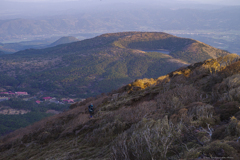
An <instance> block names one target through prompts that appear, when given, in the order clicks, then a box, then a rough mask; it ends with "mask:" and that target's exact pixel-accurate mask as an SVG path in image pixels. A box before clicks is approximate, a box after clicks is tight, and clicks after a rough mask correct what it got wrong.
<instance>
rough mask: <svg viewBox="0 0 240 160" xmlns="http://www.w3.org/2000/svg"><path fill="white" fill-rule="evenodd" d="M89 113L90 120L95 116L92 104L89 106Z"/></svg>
mask: <svg viewBox="0 0 240 160" xmlns="http://www.w3.org/2000/svg"><path fill="white" fill-rule="evenodd" d="M88 111H89V114H90V118H92V116H93V114H94V109H93V105H92V103H91V104H90V105H89V106H88Z"/></svg>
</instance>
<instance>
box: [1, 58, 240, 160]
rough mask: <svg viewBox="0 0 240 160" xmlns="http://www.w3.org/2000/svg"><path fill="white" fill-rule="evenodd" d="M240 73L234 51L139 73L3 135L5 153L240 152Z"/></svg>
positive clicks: (177, 155) (172, 155) (171, 155)
mask: <svg viewBox="0 0 240 160" xmlns="http://www.w3.org/2000/svg"><path fill="white" fill-rule="evenodd" d="M239 74H240V57H239V56H237V55H234V54H231V55H227V56H225V57H220V58H217V59H209V60H206V61H203V62H198V63H195V64H192V65H189V66H187V67H183V68H181V69H178V70H176V71H174V72H171V73H169V74H167V75H165V76H161V77H159V78H157V79H139V80H136V81H134V82H133V83H130V84H129V85H126V86H124V87H122V88H119V89H118V90H116V91H113V92H111V93H109V94H107V95H104V94H102V95H99V96H97V97H95V98H88V99H86V100H85V101H83V102H79V103H75V104H73V105H72V106H70V108H71V110H69V111H66V112H63V113H61V114H59V115H55V116H52V117H49V118H47V119H45V120H43V121H40V122H37V123H35V124H34V125H32V126H28V127H26V128H24V129H21V130H17V131H15V132H13V133H11V134H9V135H7V136H5V137H2V138H1V141H0V142H1V143H0V145H1V146H0V151H1V159H24V158H26V157H27V158H28V159H117V160H118V159H119V160H121V159H140V160H141V159H199V158H202V159H204V158H211V157H229V158H231V159H238V158H239V156H240V145H239V136H240V129H239V127H240V125H239V124H240V110H239V106H240V104H239V103H240V101H239V98H240V97H239V95H240V94H239V87H240V83H239V80H240V75H239ZM90 103H93V104H94V106H95V111H96V113H95V115H94V118H92V119H89V115H88V113H87V106H88V105H89V104H90Z"/></svg>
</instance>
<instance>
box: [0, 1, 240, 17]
mask: <svg viewBox="0 0 240 160" xmlns="http://www.w3.org/2000/svg"><path fill="white" fill-rule="evenodd" d="M116 3H121V4H122V5H116ZM199 3H200V4H201V5H205V6H202V8H204V7H205V8H207V9H214V7H212V6H210V5H217V6H222V5H223V6H224V5H240V0H0V19H13V18H34V17H41V16H55V15H61V14H68V13H70V12H71V13H73V12H74V13H76V12H79V11H80V12H89V11H94V10H95V9H96V8H98V9H101V10H107V9H116V8H117V7H119V6H123V7H125V6H130V4H132V6H133V7H134V6H144V7H146V6H152V7H161V6H163V7H168V8H171V9H176V8H177V9H178V8H181V7H182V8H184V7H186V8H189V7H194V8H196V7H199V6H198V4H199ZM128 4H129V5H128ZM193 5H195V6H193ZM207 5H209V6H207ZM135 8H136V7H135ZM202 8H201V9H202Z"/></svg>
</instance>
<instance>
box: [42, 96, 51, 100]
mask: <svg viewBox="0 0 240 160" xmlns="http://www.w3.org/2000/svg"><path fill="white" fill-rule="evenodd" d="M43 99H45V100H48V99H52V97H43Z"/></svg>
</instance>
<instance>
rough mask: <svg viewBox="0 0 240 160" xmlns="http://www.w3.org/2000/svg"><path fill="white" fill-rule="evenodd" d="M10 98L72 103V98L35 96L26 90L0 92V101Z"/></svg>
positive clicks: (38, 102) (37, 101)
mask: <svg viewBox="0 0 240 160" xmlns="http://www.w3.org/2000/svg"><path fill="white" fill-rule="evenodd" d="M11 98H20V99H22V100H24V101H29V100H33V99H34V100H35V102H36V103H37V104H40V103H42V102H50V103H56V104H73V103H74V99H70V98H61V99H57V98H55V97H37V96H31V95H30V94H28V93H27V92H12V91H8V92H0V102H1V101H6V100H10V99H11Z"/></svg>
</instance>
